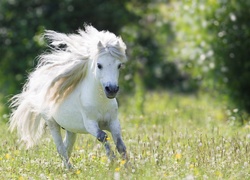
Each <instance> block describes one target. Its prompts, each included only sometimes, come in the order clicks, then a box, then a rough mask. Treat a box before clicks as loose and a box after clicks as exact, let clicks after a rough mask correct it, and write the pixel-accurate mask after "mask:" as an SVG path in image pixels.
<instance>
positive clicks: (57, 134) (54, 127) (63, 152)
mask: <svg viewBox="0 0 250 180" xmlns="http://www.w3.org/2000/svg"><path fill="white" fill-rule="evenodd" d="M47 124H48V126H49V129H50V132H51V135H52V137H53V139H54V142H55V144H56V148H57V152H58V153H59V155H60V156H61V158H62V159H63V162H64V165H65V166H66V168H67V169H71V168H72V166H71V164H70V162H69V156H68V152H67V149H66V147H65V145H64V143H63V140H62V135H61V129H60V128H61V127H60V126H59V125H58V124H57V123H56V122H55V121H53V120H49V121H47Z"/></svg>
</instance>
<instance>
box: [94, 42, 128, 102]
mask: <svg viewBox="0 0 250 180" xmlns="http://www.w3.org/2000/svg"><path fill="white" fill-rule="evenodd" d="M98 48H99V49H107V48H110V49H111V48H112V47H106V48H104V47H103V45H102V43H101V42H99V44H98ZM108 52H109V53H103V55H100V56H98V58H97V61H96V64H95V70H96V73H95V74H96V78H97V79H99V80H100V84H101V85H102V88H103V91H104V92H105V95H106V97H107V98H109V99H112V98H115V97H116V94H117V92H118V91H119V84H118V78H119V70H120V68H121V67H122V65H123V62H122V60H121V59H119V58H117V55H114V54H112V53H111V51H110V50H108Z"/></svg>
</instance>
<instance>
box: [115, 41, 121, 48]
mask: <svg viewBox="0 0 250 180" xmlns="http://www.w3.org/2000/svg"><path fill="white" fill-rule="evenodd" d="M115 46H116V47H118V48H119V49H121V45H120V43H119V41H116V43H115Z"/></svg>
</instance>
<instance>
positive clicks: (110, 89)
mask: <svg viewBox="0 0 250 180" xmlns="http://www.w3.org/2000/svg"><path fill="white" fill-rule="evenodd" d="M118 91H119V86H117V85H112V84H109V85H107V86H105V94H106V96H107V98H109V99H113V98H115V96H116V94H117V92H118Z"/></svg>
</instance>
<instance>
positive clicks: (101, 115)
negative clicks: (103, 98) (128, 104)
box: [85, 104, 117, 122]
mask: <svg viewBox="0 0 250 180" xmlns="http://www.w3.org/2000/svg"><path fill="white" fill-rule="evenodd" d="M85 113H86V118H88V119H92V120H96V121H98V122H99V121H109V120H111V119H114V117H115V116H116V115H117V107H115V106H113V105H110V104H102V105H95V106H88V107H85Z"/></svg>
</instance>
